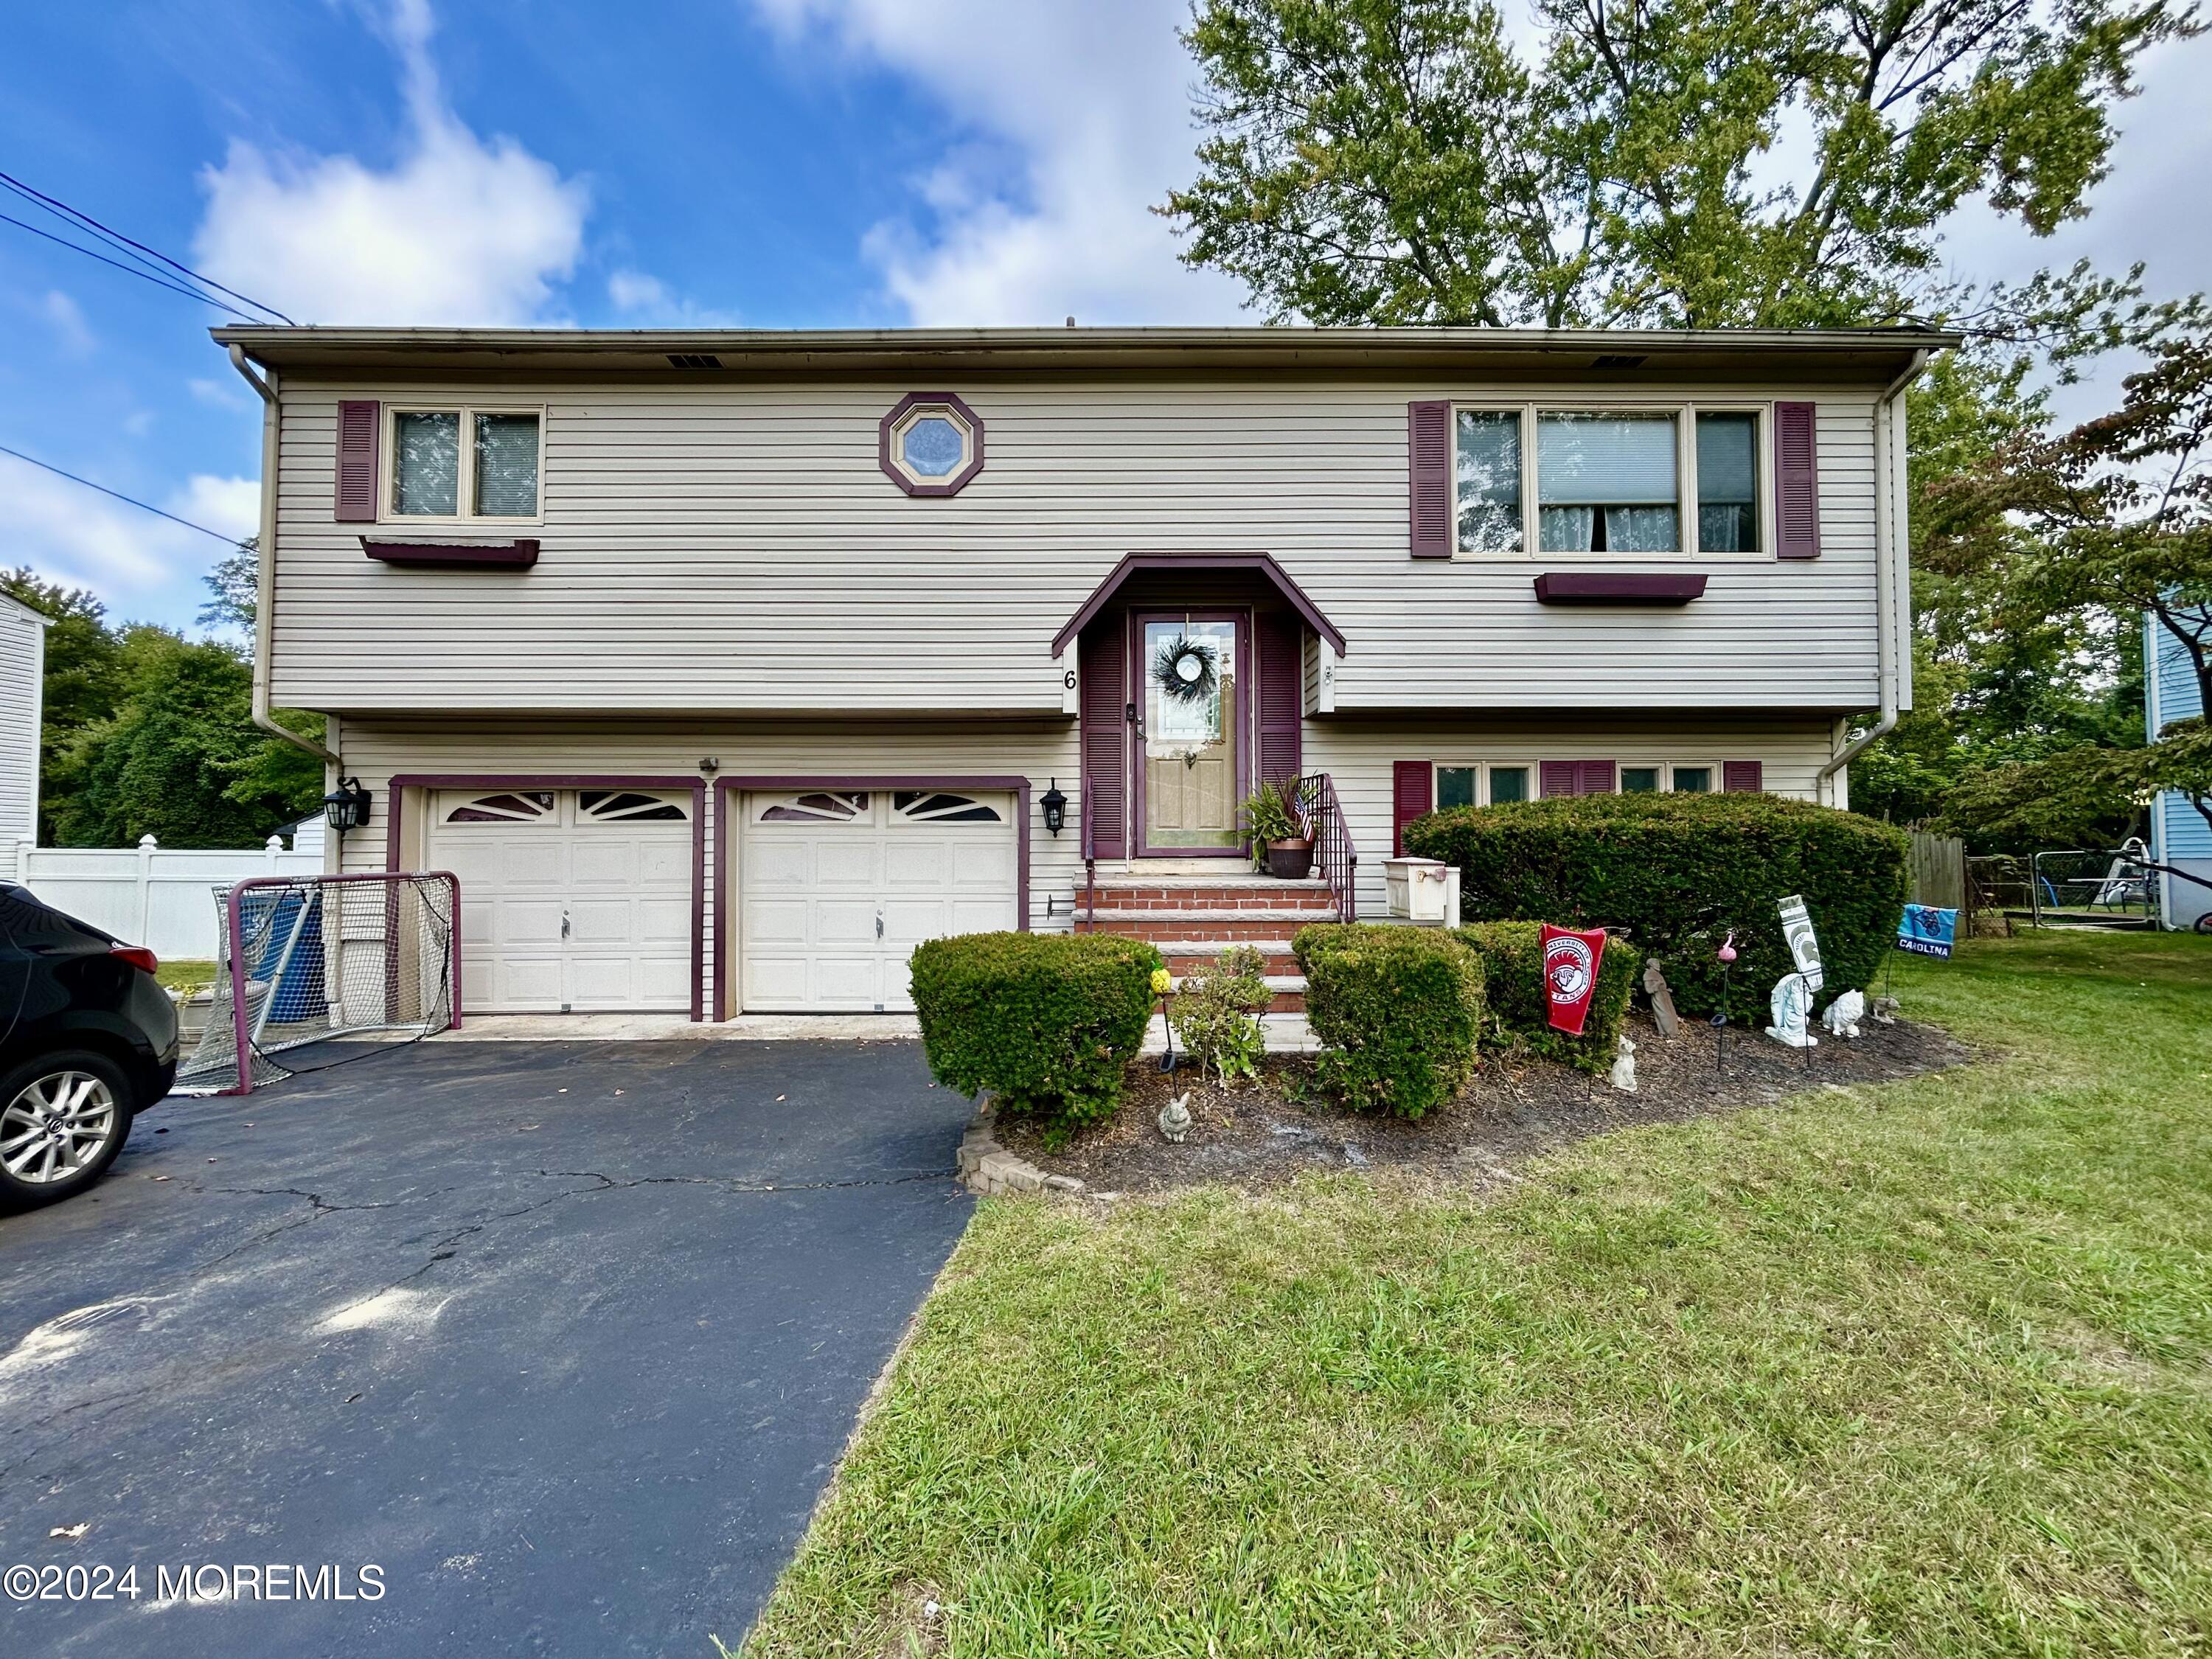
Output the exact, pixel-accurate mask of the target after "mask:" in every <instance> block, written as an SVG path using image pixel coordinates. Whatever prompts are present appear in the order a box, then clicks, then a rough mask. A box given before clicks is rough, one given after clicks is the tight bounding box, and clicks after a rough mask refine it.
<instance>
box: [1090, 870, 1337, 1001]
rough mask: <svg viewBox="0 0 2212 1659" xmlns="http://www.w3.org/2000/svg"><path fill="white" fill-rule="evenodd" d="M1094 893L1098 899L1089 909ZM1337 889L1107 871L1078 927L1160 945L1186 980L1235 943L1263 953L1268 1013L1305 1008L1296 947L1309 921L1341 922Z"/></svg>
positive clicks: (1261, 879) (1248, 878)
mask: <svg viewBox="0 0 2212 1659" xmlns="http://www.w3.org/2000/svg"><path fill="white" fill-rule="evenodd" d="M1086 898H1088V899H1090V900H1091V901H1092V902H1095V904H1096V906H1097V908H1096V910H1095V912H1094V911H1092V910H1090V909H1088V908H1085V900H1086ZM1336 917H1337V911H1336V899H1335V896H1334V894H1333V893H1332V892H1331V891H1330V890H1329V887H1328V883H1326V882H1322V881H1279V880H1276V879H1274V878H1272V877H1268V876H1261V875H1256V874H1255V875H1230V876H1221V875H1214V874H1210V873H1209V874H1206V875H1171V876H1160V877H1152V876H1129V875H1115V876H1112V877H1107V878H1101V879H1100V881H1099V882H1098V884H1097V887H1096V889H1095V890H1093V891H1092V892H1091V893H1089V894H1085V893H1084V892H1081V891H1079V892H1078V893H1077V895H1076V913H1075V930H1076V932H1078V933H1117V934H1120V935H1121V936H1122V937H1124V938H1128V939H1144V940H1146V941H1147V942H1148V943H1150V944H1152V945H1157V946H1158V948H1159V951H1160V954H1161V956H1162V957H1164V958H1165V959H1166V962H1167V965H1168V971H1169V972H1170V973H1171V974H1173V975H1176V979H1177V981H1178V982H1180V981H1182V979H1183V978H1185V977H1187V976H1188V975H1191V974H1194V973H1197V972H1199V971H1200V970H1201V969H1206V968H1209V967H1211V966H1212V964H1213V963H1214V962H1215V961H1216V960H1218V958H1219V957H1220V955H1221V952H1222V951H1224V950H1225V949H1226V948H1227V947H1228V946H1230V945H1252V946H1253V947H1255V949H1257V950H1258V951H1260V952H1261V957H1262V960H1263V963H1264V968H1263V972H1264V974H1265V975H1266V978H1267V988H1268V990H1269V991H1270V992H1272V993H1273V995H1272V996H1271V998H1270V999H1269V1003H1268V1012H1270V1013H1273V1014H1290V1015H1294V1014H1298V1013H1301V1012H1303V1011H1304V1008H1305V992H1306V982H1305V979H1304V975H1301V974H1300V973H1299V972H1298V966H1297V959H1296V958H1295V957H1292V956H1291V939H1292V938H1293V937H1294V936H1295V935H1296V934H1297V931H1298V929H1299V928H1301V927H1310V926H1311V925H1312V924H1314V923H1316V922H1324V921H1335V920H1336Z"/></svg>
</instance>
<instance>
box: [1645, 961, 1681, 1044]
mask: <svg viewBox="0 0 2212 1659" xmlns="http://www.w3.org/2000/svg"><path fill="white" fill-rule="evenodd" d="M1644 995H1645V996H1648V997H1650V999H1651V1023H1652V1024H1654V1025H1656V1026H1657V1027H1658V1028H1659V1035H1660V1036H1662V1037H1670V1036H1674V1033H1675V1032H1677V1031H1679V1030H1681V1029H1682V1017H1681V1015H1680V1014H1678V1013H1676V1012H1674V991H1673V989H1672V988H1671V987H1669V986H1668V983H1667V975H1664V974H1662V973H1661V972H1660V971H1659V958H1658V957H1652V958H1650V960H1649V961H1648V962H1646V963H1644Z"/></svg>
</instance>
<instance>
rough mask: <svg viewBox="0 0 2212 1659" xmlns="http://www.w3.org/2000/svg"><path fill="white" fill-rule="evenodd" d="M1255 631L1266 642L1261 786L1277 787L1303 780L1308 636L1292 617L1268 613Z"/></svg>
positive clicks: (1290, 613)
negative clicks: (1279, 782) (1300, 772)
mask: <svg viewBox="0 0 2212 1659" xmlns="http://www.w3.org/2000/svg"><path fill="white" fill-rule="evenodd" d="M1254 631H1255V633H1257V634H1258V635H1259V636H1260V637H1259V653H1258V654H1259V659H1260V660H1259V669H1260V781H1261V782H1262V783H1272V782H1273V781H1275V780H1276V779H1278V778H1295V777H1297V775H1298V765H1299V762H1300V759H1301V756H1300V753H1299V742H1298V737H1299V733H1298V727H1299V724H1300V721H1301V720H1302V718H1303V716H1304V713H1305V687H1304V684H1303V683H1302V682H1303V674H1302V671H1303V669H1304V666H1305V665H1304V661H1303V657H1304V652H1303V651H1302V650H1301V649H1300V647H1302V646H1303V645H1304V630H1303V629H1301V627H1300V626H1299V623H1298V617H1297V612H1295V611H1266V612H1263V613H1262V614H1261V616H1259V617H1257V618H1255V623H1254Z"/></svg>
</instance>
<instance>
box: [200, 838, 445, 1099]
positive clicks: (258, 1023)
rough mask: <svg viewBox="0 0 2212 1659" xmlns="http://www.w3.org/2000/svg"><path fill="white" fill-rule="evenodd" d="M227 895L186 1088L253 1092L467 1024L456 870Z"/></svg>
mask: <svg viewBox="0 0 2212 1659" xmlns="http://www.w3.org/2000/svg"><path fill="white" fill-rule="evenodd" d="M215 898H216V908H217V910H218V912H219V920H220V921H221V924H222V927H221V933H220V935H219V937H220V939H221V945H220V957H219V959H218V960H217V962H216V981H215V989H214V995H213V1000H212V1001H211V1003H210V1007H209V1010H208V1023H207V1026H206V1029H205V1030H203V1031H202V1032H201V1033H200V1036H199V1042H198V1044H197V1047H195V1048H193V1049H192V1050H191V1053H190V1054H187V1055H186V1057H185V1061H184V1064H183V1065H181V1066H179V1068H178V1072H177V1088H178V1091H179V1092H180V1093H189V1094H225V1095H242V1094H246V1093H248V1092H250V1091H252V1088H253V1087H254V1085H256V1084H263V1083H273V1082H276V1081H277V1080H278V1079H283V1078H288V1077H292V1076H295V1075H296V1074H298V1073H301V1072H312V1071H320V1070H322V1069H323V1068H324V1067H325V1066H334V1065H337V1064H338V1063H340V1062H341V1061H343V1060H355V1059H359V1058H361V1057H362V1056H363V1055H366V1054H375V1053H378V1052H380V1050H381V1049H382V1048H386V1047H388V1046H389V1045H391V1044H392V1043H395V1042H414V1041H417V1040H419V1039H421V1038H422V1037H426V1036H429V1035H430V1034H431V1033H432V1032H434V1031H442V1030H446V1029H447V1028H448V1027H450V1026H455V1025H459V1024H460V1009H461V996H460V975H461V957H460V930H459V918H460V904H461V889H460V883H459V881H458V880H456V879H455V878H453V876H452V875H450V874H448V873H447V872H444V871H435V872H428V873H423V874H363V875H351V876H301V877H289V878H288V877H282V876H267V877H259V878H255V879H253V880H251V881H241V882H240V883H239V884H237V885H236V886H235V887H231V888H228V889H224V888H218V889H216V895H215Z"/></svg>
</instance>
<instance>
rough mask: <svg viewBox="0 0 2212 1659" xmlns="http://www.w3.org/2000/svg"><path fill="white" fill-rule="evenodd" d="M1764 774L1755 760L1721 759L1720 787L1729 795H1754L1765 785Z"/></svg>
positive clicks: (1763, 768)
mask: <svg viewBox="0 0 2212 1659" xmlns="http://www.w3.org/2000/svg"><path fill="white" fill-rule="evenodd" d="M1765 775H1766V769H1765V767H1764V766H1762V765H1760V764H1759V763H1758V762H1757V761H1723V762H1722V763H1721V787H1722V788H1723V789H1724V790H1725V791H1727V792H1728V793H1729V794H1731V795H1755V794H1757V793H1759V791H1760V790H1762V789H1764V788H1765V787H1766V781H1765Z"/></svg>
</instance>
